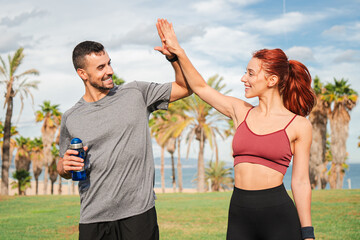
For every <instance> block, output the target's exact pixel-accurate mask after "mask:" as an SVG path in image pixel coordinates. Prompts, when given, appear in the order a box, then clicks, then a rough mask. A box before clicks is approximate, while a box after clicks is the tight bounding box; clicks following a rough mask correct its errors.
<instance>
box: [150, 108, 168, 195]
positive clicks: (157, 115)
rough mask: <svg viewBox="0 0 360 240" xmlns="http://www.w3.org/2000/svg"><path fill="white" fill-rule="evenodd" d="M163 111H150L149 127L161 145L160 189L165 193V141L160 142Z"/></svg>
mask: <svg viewBox="0 0 360 240" xmlns="http://www.w3.org/2000/svg"><path fill="white" fill-rule="evenodd" d="M164 115H165V111H162V110H160V111H156V112H153V113H152V118H151V119H150V120H149V127H150V129H151V135H152V137H154V138H155V140H156V142H157V143H158V144H159V146H160V147H161V157H160V161H161V163H160V175H161V191H162V193H165V173H164V165H165V156H164V155H165V143H162V142H161V140H162V136H163V132H162V130H161V129H162V126H163V122H164V119H165V118H164V117H163V116H164Z"/></svg>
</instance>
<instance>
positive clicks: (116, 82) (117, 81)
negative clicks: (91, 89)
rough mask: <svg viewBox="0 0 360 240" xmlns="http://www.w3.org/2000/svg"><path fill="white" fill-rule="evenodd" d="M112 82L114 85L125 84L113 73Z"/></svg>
mask: <svg viewBox="0 0 360 240" xmlns="http://www.w3.org/2000/svg"><path fill="white" fill-rule="evenodd" d="M112 80H113V82H114V84H115V85H123V84H124V83H125V80H124V79H122V78H119V77H118V76H117V75H116V74H115V73H114V74H113V75H112Z"/></svg>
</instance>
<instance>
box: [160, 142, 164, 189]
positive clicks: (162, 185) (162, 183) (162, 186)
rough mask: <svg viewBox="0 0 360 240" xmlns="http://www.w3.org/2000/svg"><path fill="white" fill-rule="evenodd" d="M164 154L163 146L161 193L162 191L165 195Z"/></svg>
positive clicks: (162, 148)
mask: <svg viewBox="0 0 360 240" xmlns="http://www.w3.org/2000/svg"><path fill="white" fill-rule="evenodd" d="M164 154H165V147H163V146H161V166H160V174H161V191H162V193H165V174H164V161H165V160H164Z"/></svg>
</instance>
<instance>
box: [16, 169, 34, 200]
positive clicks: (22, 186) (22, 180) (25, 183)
mask: <svg viewBox="0 0 360 240" xmlns="http://www.w3.org/2000/svg"><path fill="white" fill-rule="evenodd" d="M13 178H14V179H16V180H17V182H16V181H14V182H12V183H11V185H12V188H13V189H15V188H17V189H18V192H19V195H26V194H25V191H26V189H27V188H31V176H30V173H29V171H26V170H25V169H20V170H16V171H15V172H14V173H13Z"/></svg>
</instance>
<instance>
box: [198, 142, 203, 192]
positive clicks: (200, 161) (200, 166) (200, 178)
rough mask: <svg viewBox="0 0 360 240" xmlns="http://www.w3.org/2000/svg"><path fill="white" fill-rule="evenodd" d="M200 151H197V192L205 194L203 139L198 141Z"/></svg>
mask: <svg viewBox="0 0 360 240" xmlns="http://www.w3.org/2000/svg"><path fill="white" fill-rule="evenodd" d="M199 145H200V149H199V157H198V185H197V191H198V192H205V164H204V145H205V141H204V137H202V138H201V139H200V143H199Z"/></svg>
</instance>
